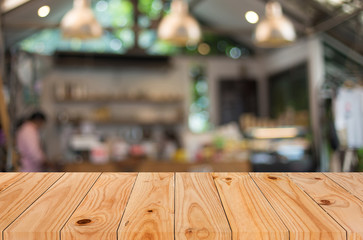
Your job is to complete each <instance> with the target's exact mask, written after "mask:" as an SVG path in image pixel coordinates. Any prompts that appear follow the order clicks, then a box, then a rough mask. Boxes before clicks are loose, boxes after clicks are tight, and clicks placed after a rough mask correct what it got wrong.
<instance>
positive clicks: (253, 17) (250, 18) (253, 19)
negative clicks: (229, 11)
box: [245, 11, 259, 24]
mask: <svg viewBox="0 0 363 240" xmlns="http://www.w3.org/2000/svg"><path fill="white" fill-rule="evenodd" d="M245 18H246V20H247V22H249V23H251V24H255V23H257V22H258V19H259V17H258V14H257V13H255V12H254V11H248V12H246V14H245Z"/></svg>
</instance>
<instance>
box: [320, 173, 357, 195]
mask: <svg viewBox="0 0 363 240" xmlns="http://www.w3.org/2000/svg"><path fill="white" fill-rule="evenodd" d="M324 174H325V175H326V176H328V177H329V178H330V179H332V180H333V181H334V182H336V183H338V184H339V185H340V186H342V187H343V188H345V189H346V190H347V191H348V192H350V193H351V194H353V195H355V196H356V197H357V198H359V199H360V200H362V201H363V174H361V173H324Z"/></svg>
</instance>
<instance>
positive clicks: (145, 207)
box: [118, 173, 174, 240]
mask: <svg viewBox="0 0 363 240" xmlns="http://www.w3.org/2000/svg"><path fill="white" fill-rule="evenodd" d="M173 238H174V174H173V173H139V175H138V176H137V179H136V182H135V185H134V188H133V190H132V193H131V196H130V199H129V202H128V204H127V207H126V210H125V214H124V216H123V218H122V221H121V224H120V227H119V230H118V239H133V240H138V239H140V240H141V239H153V240H158V239H173Z"/></svg>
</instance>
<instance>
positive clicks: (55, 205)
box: [3, 173, 100, 240]
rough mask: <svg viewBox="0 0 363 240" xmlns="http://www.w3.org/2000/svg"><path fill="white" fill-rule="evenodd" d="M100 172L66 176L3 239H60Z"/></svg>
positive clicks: (8, 230) (6, 230)
mask: <svg viewBox="0 0 363 240" xmlns="http://www.w3.org/2000/svg"><path fill="white" fill-rule="evenodd" d="M99 175H100V173H66V174H64V175H63V177H62V178H61V179H59V180H58V181H57V182H56V183H55V184H54V185H53V186H51V187H50V188H49V189H48V190H47V191H46V192H45V193H44V194H43V195H42V196H41V197H40V198H39V199H38V200H37V201H36V202H35V203H33V204H32V205H31V206H30V207H29V208H28V209H27V210H26V211H25V212H24V213H23V214H22V215H20V217H19V218H17V219H16V220H15V221H14V222H13V223H12V224H11V225H10V226H9V227H8V228H7V229H5V231H4V232H3V237H4V239H14V240H18V239H27V240H28V239H29V240H32V239H34V240H39V239H59V237H60V230H61V228H62V226H63V225H64V224H65V223H66V221H67V219H68V218H69V217H70V216H71V214H72V212H73V211H74V210H75V209H76V207H77V206H78V204H79V203H80V202H81V200H82V199H83V198H84V196H85V195H86V194H87V192H88V191H89V189H90V188H91V187H92V185H93V184H94V182H95V181H96V180H97V178H98V177H99Z"/></svg>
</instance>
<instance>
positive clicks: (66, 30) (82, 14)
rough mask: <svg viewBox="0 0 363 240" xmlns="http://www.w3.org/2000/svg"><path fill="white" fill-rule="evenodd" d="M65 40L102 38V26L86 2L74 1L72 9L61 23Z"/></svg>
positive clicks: (81, 0) (85, 0)
mask: <svg viewBox="0 0 363 240" xmlns="http://www.w3.org/2000/svg"><path fill="white" fill-rule="evenodd" d="M60 26H61V30H62V35H63V37H65V38H79V39H92V38H99V37H101V36H102V26H101V25H100V24H99V23H98V22H97V20H96V18H95V16H94V14H93V12H92V9H91V8H90V5H89V2H88V0H74V2H73V8H72V9H71V10H70V11H69V12H68V13H67V14H66V15H65V16H64V17H63V19H62V21H61V24H60Z"/></svg>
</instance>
